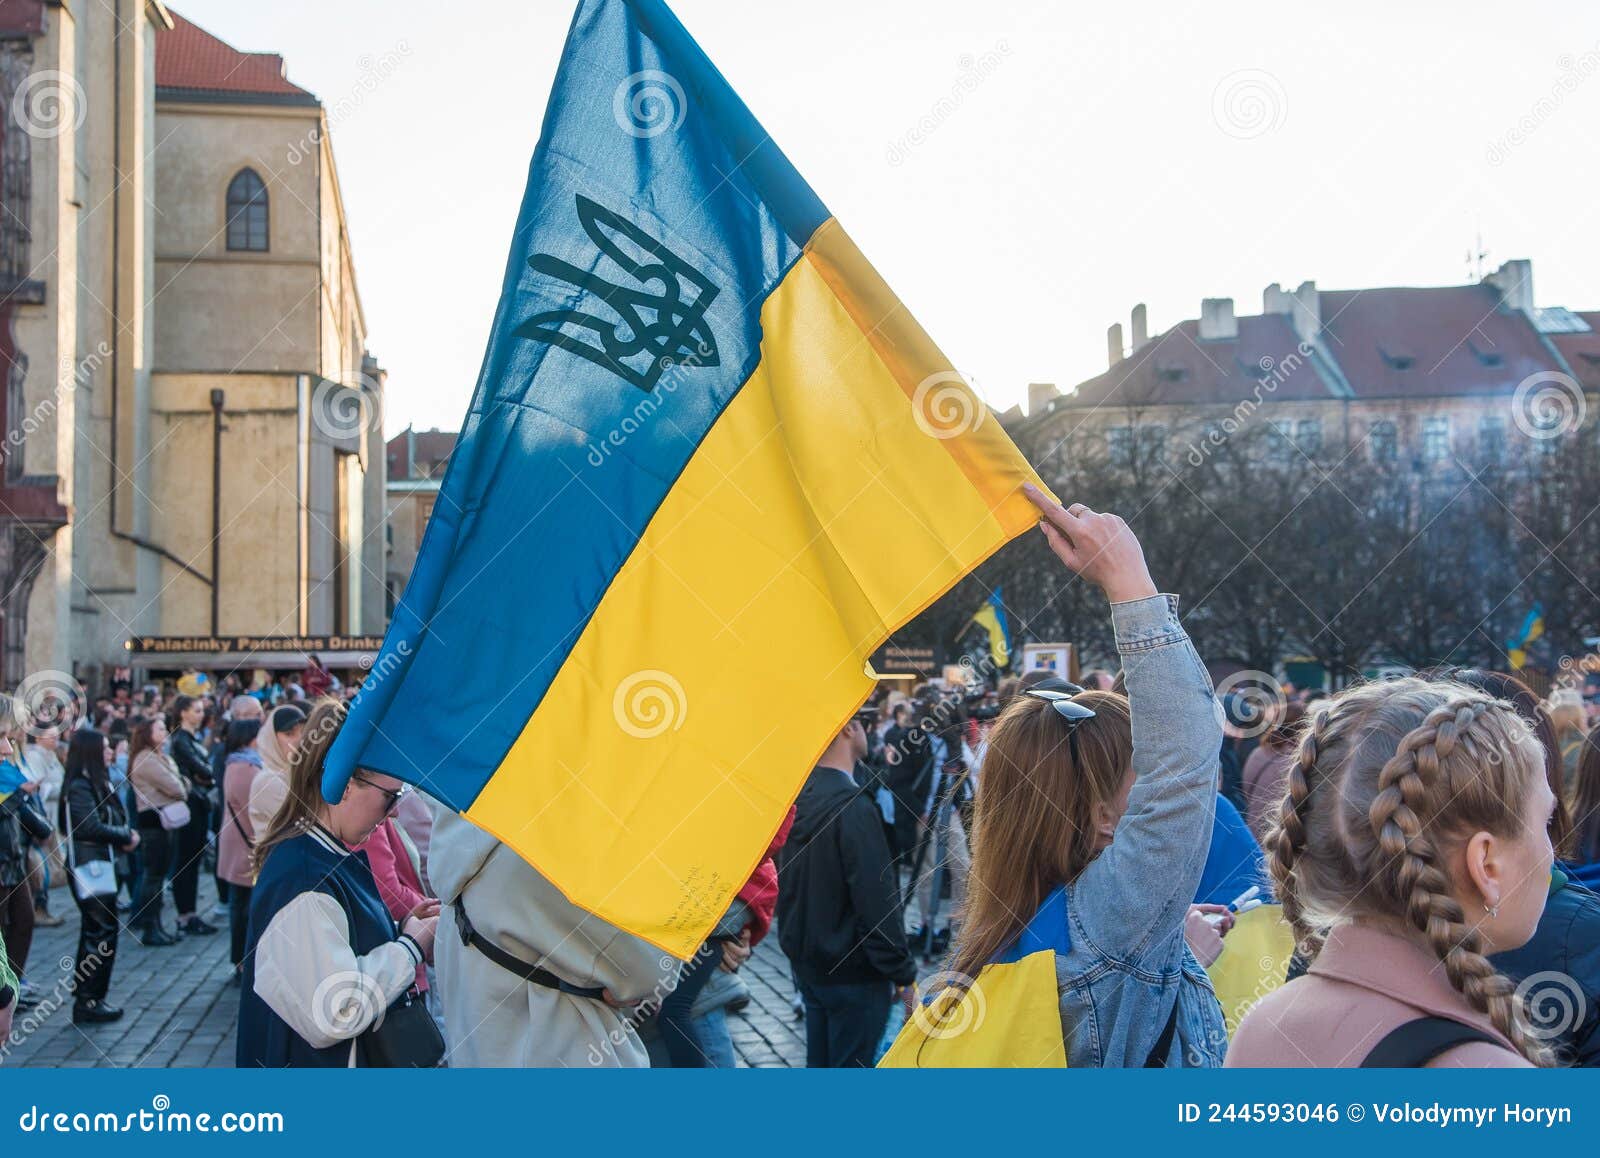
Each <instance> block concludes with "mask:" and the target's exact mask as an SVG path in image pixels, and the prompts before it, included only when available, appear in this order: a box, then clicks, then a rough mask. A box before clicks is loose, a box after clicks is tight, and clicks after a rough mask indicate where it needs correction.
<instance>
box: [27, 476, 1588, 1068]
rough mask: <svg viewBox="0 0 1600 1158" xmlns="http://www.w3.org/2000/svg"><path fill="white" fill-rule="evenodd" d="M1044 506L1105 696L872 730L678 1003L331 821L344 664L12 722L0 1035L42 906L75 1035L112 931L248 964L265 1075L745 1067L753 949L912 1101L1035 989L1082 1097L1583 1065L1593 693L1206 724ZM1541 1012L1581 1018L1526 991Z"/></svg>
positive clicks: (1409, 690) (506, 907)
mask: <svg viewBox="0 0 1600 1158" xmlns="http://www.w3.org/2000/svg"><path fill="white" fill-rule="evenodd" d="M1031 497H1032V498H1033V499H1034V501H1035V502H1036V503H1037V504H1038V505H1039V507H1040V511H1041V523H1040V526H1041V530H1042V533H1043V534H1044V536H1045V538H1046V539H1047V541H1048V543H1049V545H1050V547H1051V549H1052V550H1053V551H1054V553H1055V555H1056V556H1057V557H1058V558H1059V559H1060V561H1061V563H1062V564H1063V565H1064V566H1065V567H1066V568H1067V569H1069V570H1070V571H1071V572H1073V573H1075V574H1077V575H1078V576H1080V577H1081V578H1082V579H1083V580H1084V581H1085V582H1088V583H1091V584H1094V585H1095V586H1097V587H1098V588H1099V589H1100V590H1101V591H1103V593H1104V595H1105V597H1106V600H1107V602H1108V604H1109V613H1110V617H1111V622H1112V626H1113V629H1114V635H1115V640H1116V650H1117V657H1116V658H1117V664H1116V665H1115V667H1114V668H1110V667H1108V668H1107V669H1104V670H1094V671H1089V672H1087V673H1085V674H1084V675H1082V676H1081V677H1080V678H1081V683H1072V682H1069V681H1068V680H1067V679H1066V678H1065V674H1064V673H1053V672H1042V671H1041V672H1030V673H1028V674H1026V675H1025V676H1022V677H1020V678H1013V677H1007V678H1001V679H996V680H991V681H981V680H978V681H974V682H973V683H971V684H964V685H957V686H946V685H944V684H942V683H937V682H930V683H927V684H924V685H922V686H919V687H917V688H915V689H913V690H912V691H910V693H909V694H903V693H900V692H893V693H891V692H888V691H887V690H883V691H880V693H879V694H877V695H874V696H873V697H872V698H871V699H870V700H869V701H868V703H867V704H866V705H864V706H863V707H862V708H861V709H860V710H859V711H858V712H857V713H856V714H855V715H854V716H853V717H852V718H851V719H850V720H849V722H848V723H847V724H846V725H845V726H844V727H843V728H842V730H841V731H840V732H839V733H838V735H836V736H834V737H833V738H832V740H831V742H830V744H829V745H828V747H827V748H826V750H825V751H824V752H823V753H822V755H821V757H820V758H819V759H818V761H817V765H816V767H815V768H814V769H813V770H812V771H811V773H810V775H809V777H808V778H807V779H806V780H805V782H804V784H803V786H802V787H801V789H800V791H799V794H798V796H797V798H796V800H795V802H794V804H793V806H792V807H791V808H790V810H789V812H788V814H787V816H786V817H784V818H783V820H782V823H781V824H779V825H778V827H777V830H776V832H775V833H774V834H773V836H772V837H771V840H770V844H769V847H768V848H767V850H766V853H765V855H764V856H763V857H762V858H761V860H760V862H759V863H758V865H757V867H756V868H755V870H754V872H753V873H752V874H751V876H750V878H749V879H748V880H747V881H745V882H744V883H743V885H742V887H740V888H738V889H737V891H736V895H735V896H734V897H733V899H732V901H731V903H730V904H729V906H728V908H727V910H726V912H725V913H723V915H722V916H721V918H720V919H719V920H718V921H717V922H716V923H715V924H714V926H713V927H712V928H711V930H710V932H709V935H708V936H707V939H706V941H705V943H704V944H703V945H702V946H700V948H699V950H698V951H697V952H696V953H694V954H693V955H692V956H691V957H690V959H689V960H688V961H686V962H682V963H680V962H677V961H675V960H672V959H671V958H666V957H663V955H662V954H661V953H660V952H659V951H657V950H656V949H655V948H654V947H653V946H651V945H649V944H647V943H646V942H644V941H642V940H641V939H639V938H637V937H635V936H632V935H630V934H628V933H626V932H623V931H622V930H620V929H617V928H615V927H613V926H611V925H609V924H607V923H606V922H605V921H603V920H601V919H600V918H598V917H596V916H594V915H593V914H591V913H588V912H586V911H584V910H582V909H579V908H577V907H576V906H574V905H573V904H571V902H569V901H568V900H567V899H566V898H565V897H564V896H563V895H562V893H561V891H560V890H559V888H557V887H555V885H554V884H553V883H552V882H550V881H548V880H546V879H544V878H543V877H542V876H541V875H540V874H539V873H538V871H537V870H536V869H534V868H533V867H532V866H530V865H528V864H527V863H525V862H524V861H522V860H521V859H520V858H518V857H516V856H515V854H513V853H511V852H510V850H508V849H506V848H505V847H504V846H503V845H501V844H500V842H499V841H497V840H496V839H495V838H494V837H493V836H491V835H489V834H488V833H485V832H483V831H482V830H480V829H478V828H476V827H475V826H473V825H472V824H470V823H469V822H468V821H466V820H465V819H464V818H462V817H460V816H458V815H456V814H454V813H453V812H451V811H450V810H448V809H445V808H441V807H439V806H438V805H436V804H434V803H433V802H431V801H428V800H427V799H426V796H425V793H423V792H421V791H419V790H417V789H414V788H411V787H409V786H408V785H406V784H403V783H401V782H400V781H399V780H397V779H395V778H394V777H391V776H388V775H384V774H381V773H379V772H377V771H374V770H371V769H359V770H358V771H357V772H356V774H355V775H354V776H353V777H352V779H351V780H350V783H349V785H348V787H347V788H346V790H345V792H344V795H343V797H342V798H341V799H340V800H338V801H337V802H334V803H331V804H330V803H328V802H327V801H325V800H324V799H323V797H322V794H321V784H322V779H323V777H322V773H323V764H324V761H325V758H326V755H327V753H328V751H329V749H330V748H331V746H332V744H333V742H334V739H335V737H336V736H337V734H338V732H339V729H340V728H341V727H342V725H343V722H344V718H345V712H346V707H345V698H346V696H347V695H348V693H349V691H350V689H347V688H344V687H342V686H341V685H339V684H338V683H337V681H335V680H334V679H333V678H332V676H331V674H330V673H327V672H326V669H324V668H322V667H321V665H320V664H316V663H314V664H313V666H312V668H310V669H308V670H307V672H306V673H305V674H304V675H303V676H302V677H301V678H299V679H288V680H280V681H278V682H272V681H266V682H262V681H259V680H258V681H256V682H255V684H254V685H252V686H250V687H243V686H239V685H237V684H236V683H235V682H233V681H231V680H230V681H228V682H226V683H224V684H223V685H222V686H220V687H215V688H212V687H202V688H198V689H197V688H195V687H194V685H193V683H192V682H191V684H190V690H189V691H184V690H181V684H180V688H178V689H170V690H168V691H166V692H163V691H161V690H160V689H156V688H149V689H145V690H143V691H142V692H141V693H140V694H139V695H138V696H134V695H133V694H131V692H130V690H129V689H127V688H126V687H122V688H117V689H113V694H112V695H110V696H108V697H107V698H105V699H102V700H98V701H96V702H95V703H94V704H93V707H92V708H91V709H90V710H89V711H87V712H86V713H84V715H83V718H81V719H80V718H76V717H75V716H73V715H71V714H69V715H67V716H66V717H65V718H53V719H50V720H40V719H37V718H27V716H26V713H19V712H18V711H17V710H16V708H15V706H13V708H12V710H10V711H9V712H7V713H5V714H3V715H0V721H4V722H5V727H4V728H3V730H0V792H8V793H9V794H8V795H5V796H3V797H0V935H3V937H4V942H5V952H4V955H3V962H0V1009H3V1010H4V1012H5V1015H7V1016H8V1015H9V1008H15V1007H17V1006H19V1005H22V1006H25V1005H26V1004H27V1003H29V1002H30V1001H35V1000H37V997H38V994H37V991H36V990H35V988H34V987H33V986H31V985H30V984H29V982H28V972H27V966H28V954H29V944H30V940H31V935H32V931H33V928H34V926H35V925H36V924H37V923H40V922H44V923H55V922H59V921H61V920H63V919H65V918H64V915H63V914H60V913H56V912H53V911H52V900H53V897H54V896H56V895H59V896H64V897H70V898H71V900H72V901H73V902H74V903H75V904H76V907H77V909H78V911H79V920H80V923H81V931H80V936H79V945H78V951H77V957H76V962H75V968H74V974H73V977H74V985H75V991H74V1006H73V1014H72V1016H73V1019H74V1021H75V1022H77V1023H79V1024H80V1025H84V1026H93V1025H95V1024H99V1023H103V1022H109V1021H113V1020H115V1019H117V1018H118V1017H120V1016H121V1010H120V1009H119V1008H118V1007H117V1006H116V1004H115V1003H114V1002H113V1000H112V996H113V991H114V967H115V962H116V953H117V945H118V939H119V931H120V930H121V929H122V928H124V927H126V928H127V929H128V930H131V931H133V932H134V933H136V934H137V936H138V937H139V939H140V941H141V942H142V943H143V944H144V945H146V946H150V947H153V948H158V949H159V948H165V947H169V946H172V945H174V944H176V943H178V941H179V939H180V938H190V937H207V936H211V935H214V934H218V933H220V932H222V929H223V927H224V926H225V927H226V929H227V933H228V936H229V939H230V958H231V960H232V962H233V965H234V967H235V971H234V983H235V984H237V985H238V986H239V989H240V996H239V1032H238V1046H237V1060H238V1063H239V1064H240V1065H241V1066H332V1067H346V1066H432V1065H437V1064H441V1063H443V1064H449V1065H454V1066H472V1065H500V1066H504V1065H590V1066H645V1065H651V1064H655V1065H660V1066H673V1067H678V1068H700V1067H717V1066H732V1065H734V1064H735V1056H734V1050H733V1045H732V1040H731V1035H730V1032H729V1029H728V1025H727V1014H728V1013H729V1011H730V1010H733V1009H736V1008H738V1007H739V1005H740V1004H741V1003H742V1002H745V1001H748V999H749V993H748V989H747V987H746V984H745V981H744V979H743V978H742V977H741V976H740V971H741V969H742V967H743V966H744V965H745V963H746V962H747V961H748V960H749V958H750V956H751V953H752V951H753V950H754V948H755V947H756V946H757V945H758V944H760V943H761V942H762V941H763V939H765V938H767V937H768V936H769V935H770V936H772V937H774V938H775V939H776V941H777V944H778V946H779V948H780V949H781V952H782V954H783V956H784V957H786V958H787V963H788V967H789V969H790V971H791V974H792V978H793V981H794V986H795V990H796V998H795V1015H796V1017H797V1018H800V1019H803V1024H804V1033H805V1039H806V1058H807V1063H808V1064H809V1065H811V1066H817V1067H847V1066H871V1065H874V1064H879V1063H880V1060H881V1061H882V1064H886V1065H888V1064H901V1063H900V1062H899V1061H898V1060H897V1059H899V1058H901V1057H903V1056H905V1055H903V1054H902V1053H901V1051H899V1050H898V1048H895V1046H894V1043H895V1042H896V1041H897V1039H900V1040H905V1039H907V1038H911V1039H915V1040H927V1039H930V1038H938V1037H940V1036H941V1025H942V1024H943V1021H944V1019H946V1018H948V1017H950V1016H952V1015H953V1013H954V1011H958V1010H960V1009H961V1007H962V1005H963V1003H964V1002H967V1001H972V1000H978V999H979V998H980V996H981V995H982V991H983V989H984V986H985V978H986V977H987V976H990V974H989V973H988V972H987V971H988V970H990V969H991V968H995V967H997V966H999V965H1002V964H1005V963H1010V962H1015V961H1017V960H1018V958H1019V954H1024V953H1026V954H1030V955H1031V954H1037V953H1041V952H1048V953H1050V954H1052V955H1053V963H1054V991H1053V994H1051V996H1050V999H1049V1006H1050V1010H1051V1012H1050V1013H1049V1020H1050V1028H1049V1035H1055V1034H1057V1033H1058V1034H1059V1042H1058V1043H1057V1044H1059V1047H1060V1048H1059V1056H1060V1057H1061V1058H1062V1059H1064V1062H1065V1064H1067V1065H1069V1066H1117V1067H1126V1066H1133V1067H1207V1066H1218V1065H1229V1066H1280V1065H1296V1066H1362V1065H1367V1066H1376V1065H1383V1066H1424V1065H1429V1066H1547V1065H1584V1066H1589V1065H1597V1064H1600V896H1597V895H1596V893H1595V892H1593V891H1591V888H1592V887H1593V886H1595V885H1597V884H1600V728H1595V727H1593V723H1594V721H1593V715H1594V709H1593V705H1592V703H1590V701H1588V700H1586V699H1585V697H1584V695H1583V694H1582V692H1581V689H1576V688H1566V687H1560V688H1557V689H1556V690H1555V691H1553V692H1551V693H1550V694H1548V695H1546V696H1543V697H1541V696H1539V695H1536V694H1534V692H1533V691H1532V690H1530V689H1529V688H1528V687H1527V686H1526V685H1525V684H1523V683H1521V682H1520V681H1518V680H1517V679H1515V678H1514V677H1512V676H1508V675H1505V674H1502V673H1496V672H1490V671H1481V670H1476V669H1454V668H1445V669H1440V670H1437V671H1429V672H1422V673H1415V674H1412V675H1408V676H1406V677H1404V678H1395V679H1386V680H1375V681H1369V682H1364V683H1359V684H1356V685H1353V686H1350V687H1347V688H1345V689H1344V690H1341V691H1338V692H1334V693H1329V692H1325V691H1322V690H1296V689H1294V688H1291V687H1288V686H1286V685H1285V686H1282V687H1275V688H1272V689H1270V690H1271V695H1270V696H1268V697H1267V699H1266V702H1264V703H1263V702H1261V701H1260V700H1257V701H1254V702H1252V703H1249V704H1245V703H1241V702H1240V701H1239V700H1238V699H1237V698H1236V697H1234V696H1232V695H1224V696H1222V697H1219V696H1217V694H1216V693H1215V691H1214V689H1213V685H1212V681H1211V679H1210V677H1209V675H1208V674H1207V667H1206V665H1205V663H1204V662H1203V661H1202V659H1201V657H1200V656H1199V655H1198V654H1196V651H1195V649H1194V647H1193V645H1192V644H1191V642H1190V640H1189V637H1188V635H1187V633H1186V632H1185V631H1184V629H1183V626H1182V623H1181V621H1180V619H1179V615H1178V610H1179V608H1178V599H1177V597H1176V596H1174V595H1169V594H1165V593H1162V592H1161V590H1160V589H1159V588H1158V587H1157V586H1156V583H1155V581H1154V580H1153V579H1152V577H1151V575H1150V574H1149V571H1148V569H1147V567H1146V564H1145V560H1144V555H1143V552H1142V549H1141V547H1140V544H1139V543H1138V541H1137V540H1136V538H1135V537H1134V535H1133V533H1132V532H1131V531H1130V530H1129V528H1128V527H1127V526H1126V524H1125V523H1124V522H1123V521H1122V520H1121V519H1119V518H1117V517H1116V516H1115V515H1110V514H1103V513H1099V512H1095V511H1092V510H1089V509H1088V508H1086V507H1084V506H1083V505H1082V504H1075V505H1073V506H1071V507H1067V508H1063V507H1060V506H1058V505H1056V504H1055V503H1053V502H1051V501H1049V500H1048V499H1047V498H1046V497H1045V496H1043V495H1042V494H1037V493H1034V494H1032V496H1031ZM196 692H198V694H194V693H196ZM341 693H344V694H341ZM13 789H14V790H13ZM206 871H211V872H214V874H215V878H216V891H217V895H218V897H219V898H220V903H219V905H218V906H217V907H216V908H214V909H212V910H210V911H208V912H201V911H199V908H200V905H199V900H198V897H199V887H198V886H199V882H200V879H201V874H202V873H203V872H206ZM53 875H54V876H64V877H65V879H66V885H65V887H64V888H57V889H52V887H51V886H52V876H53ZM169 898H170V900H169ZM169 903H170V906H171V908H172V910H173V912H172V914H171V920H170V923H169V919H168V914H167V913H166V907H167V905H168V904H169ZM55 907H57V908H59V907H60V906H59V905H56V906H55ZM1258 908H1261V909H1266V910H1267V911H1268V912H1269V913H1270V914H1271V920H1272V922H1273V924H1274V925H1275V926H1276V927H1278V928H1280V929H1282V930H1283V936H1284V937H1285V939H1286V943H1287V944H1288V945H1289V946H1290V952H1288V953H1287V954H1286V956H1285V958H1284V961H1283V963H1282V968H1281V969H1278V968H1275V969H1274V971H1273V973H1272V975H1270V976H1267V977H1265V978H1263V979H1262V981H1261V983H1260V984H1259V986H1258V992H1255V993H1253V994H1252V995H1251V1000H1250V1002H1249V1003H1248V1011H1247V1012H1244V1014H1243V1017H1242V1020H1237V1021H1236V1020H1234V1019H1233V1018H1232V1016H1231V1013H1230V1012H1229V1011H1228V1010H1226V1009H1225V1007H1224V1002H1223V1001H1222V1000H1219V987H1218V985H1217V984H1215V983H1214V980H1213V976H1212V974H1211V973H1210V972H1208V970H1211V969H1212V968H1213V967H1214V966H1216V964H1217V963H1218V962H1219V960H1224V959H1225V956H1224V955H1225V954H1227V952H1228V951H1229V945H1230V942H1229V937H1230V935H1232V936H1235V937H1237V936H1239V935H1240V934H1239V933H1238V932H1236V929H1237V928H1239V927H1240V922H1241V921H1242V920H1243V919H1244V917H1245V915H1246V914H1249V913H1251V912H1253V911H1254V910H1256V909H1258ZM1280 917H1281V920H1280ZM441 921H443V922H445V927H444V928H443V929H441V928H440V922H441ZM1550 978H1559V979H1560V981H1561V984H1562V986H1563V990H1562V995H1561V996H1562V1004H1561V1009H1560V1016H1559V1017H1552V1016H1550V1015H1549V1013H1548V1011H1546V1010H1542V1009H1541V1008H1539V1004H1538V1002H1539V998H1538V994H1537V992H1535V991H1534V990H1532V989H1530V985H1532V984H1534V983H1537V982H1539V981H1540V980H1541V979H1550ZM1004 992H1005V990H1004V989H1003V988H1000V987H997V988H996V989H995V993H1004ZM8 995H9V999H8ZM991 996H993V995H991ZM8 1005H9V1008H7V1006H8ZM991 1016H993V1011H992V1010H991ZM997 1020H998V1023H1000V1024H1005V1019H1004V1018H1003V1017H1002V1018H999V1019H997ZM1037 1030H1038V1026H1037V1025H1035V1026H1034V1027H1033V1032H1037ZM1052 1040H1053V1038H1052ZM999 1046H1000V1052H999V1054H998V1055H997V1056H1000V1057H1005V1056H1006V1054H1005V1050H1004V1046H1005V1042H1004V1041H1002V1042H1000V1043H999ZM911 1056H915V1057H918V1058H920V1057H922V1056H923V1054H922V1051H920V1050H918V1051H913V1053H912V1054H911ZM1016 1060H1018V1061H1019V1062H1024V1063H1026V1061H1027V1059H1022V1058H1018V1059H1016Z"/></svg>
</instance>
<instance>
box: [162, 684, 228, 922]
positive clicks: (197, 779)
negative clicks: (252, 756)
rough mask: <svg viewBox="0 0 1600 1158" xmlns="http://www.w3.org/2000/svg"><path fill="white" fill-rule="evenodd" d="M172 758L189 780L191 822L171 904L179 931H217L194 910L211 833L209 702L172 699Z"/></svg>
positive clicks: (181, 834) (181, 837) (182, 841)
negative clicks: (204, 736)
mask: <svg viewBox="0 0 1600 1158" xmlns="http://www.w3.org/2000/svg"><path fill="white" fill-rule="evenodd" d="M172 714H173V716H174V717H175V722H174V725H173V728H172V742H171V745H170V747H171V750H172V759H173V762H174V763H175V764H177V765H178V771H179V772H180V773H182V774H183V776H184V777H185V778H186V779H187V780H188V781H189V784H190V786H191V790H190V792H189V823H188V824H186V825H184V826H183V827H182V828H181V829H179V830H178V852H177V860H176V866H177V867H176V868H175V869H174V871H173V874H172V904H173V907H174V908H176V909H177V910H178V932H180V933H189V934H209V933H215V932H216V931H217V926H215V925H213V924H211V923H210V922H209V921H207V920H206V919H205V918H204V917H201V916H200V914H199V913H197V912H196V911H195V909H196V905H197V899H198V897H199V894H200V863H201V861H202V860H204V859H205V854H206V844H207V842H208V839H209V837H210V835H211V786H212V784H213V783H214V781H213V780H212V777H211V755H210V753H208V752H207V751H206V746H205V745H204V744H202V743H201V742H200V725H201V724H203V723H204V722H205V718H206V704H205V701H204V700H202V699H200V698H199V697H197V696H179V697H178V698H177V699H176V700H174V701H173V702H172Z"/></svg>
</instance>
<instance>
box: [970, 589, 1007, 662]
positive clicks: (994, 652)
mask: <svg viewBox="0 0 1600 1158" xmlns="http://www.w3.org/2000/svg"><path fill="white" fill-rule="evenodd" d="M970 622H972V623H976V624H977V625H978V626H979V627H981V628H983V629H984V630H985V631H987V632H988V633H989V658H990V659H992V660H993V661H994V666H995V667H1007V666H1009V665H1010V663H1011V624H1010V622H1009V621H1008V620H1007V619H1006V605H1005V601H1004V600H1002V599H1001V598H1000V589H999V588H998V587H996V588H995V589H994V591H993V592H991V593H990V595H989V598H987V599H985V600H984V601H983V606H982V607H980V608H978V610H977V611H976V612H974V613H973V616H972V619H971V620H970Z"/></svg>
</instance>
